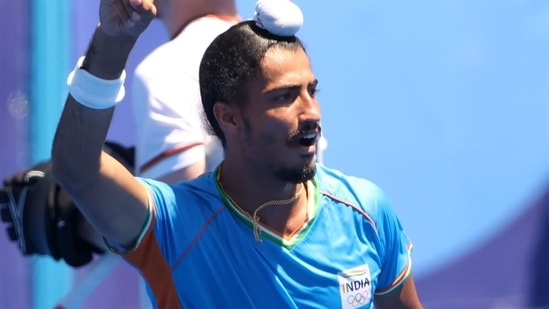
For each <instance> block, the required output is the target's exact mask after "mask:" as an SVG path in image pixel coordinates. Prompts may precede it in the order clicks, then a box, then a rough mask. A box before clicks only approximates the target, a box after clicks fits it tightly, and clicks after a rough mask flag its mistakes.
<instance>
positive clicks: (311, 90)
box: [309, 85, 320, 98]
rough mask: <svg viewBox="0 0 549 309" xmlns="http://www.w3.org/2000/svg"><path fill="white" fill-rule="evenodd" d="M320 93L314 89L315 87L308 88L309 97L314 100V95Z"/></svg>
mask: <svg viewBox="0 0 549 309" xmlns="http://www.w3.org/2000/svg"><path fill="white" fill-rule="evenodd" d="M319 91H320V89H318V88H317V87H316V85H312V86H310V87H309V95H310V96H311V97H312V98H314V97H315V96H316V94H317V93H318V92H319Z"/></svg>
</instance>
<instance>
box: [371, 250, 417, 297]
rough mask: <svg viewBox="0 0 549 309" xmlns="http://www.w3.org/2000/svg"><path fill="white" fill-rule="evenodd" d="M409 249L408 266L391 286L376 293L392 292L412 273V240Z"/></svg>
mask: <svg viewBox="0 0 549 309" xmlns="http://www.w3.org/2000/svg"><path fill="white" fill-rule="evenodd" d="M407 250H408V263H407V264H406V267H404V269H403V270H402V272H401V273H400V274H399V275H398V277H397V278H396V279H395V280H394V281H393V282H392V283H391V285H389V287H387V288H385V289H382V290H379V291H376V292H375V294H376V295H384V294H387V293H390V292H391V291H392V290H394V289H395V288H396V287H397V286H399V285H400V284H401V283H402V282H404V281H405V280H406V278H408V276H409V275H410V273H411V271H412V256H411V254H412V243H411V242H409V243H408V248H407Z"/></svg>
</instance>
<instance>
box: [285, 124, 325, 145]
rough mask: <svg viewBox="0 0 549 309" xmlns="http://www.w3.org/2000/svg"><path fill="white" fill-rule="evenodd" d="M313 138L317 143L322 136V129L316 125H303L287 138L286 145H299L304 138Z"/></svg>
mask: <svg viewBox="0 0 549 309" xmlns="http://www.w3.org/2000/svg"><path fill="white" fill-rule="evenodd" d="M311 136H314V139H315V142H317V141H318V140H319V139H320V137H321V136H322V127H321V126H320V124H318V123H310V124H305V125H303V126H302V127H300V128H299V129H298V130H297V131H294V132H292V133H291V134H290V136H288V143H290V144H292V145H295V144H300V142H301V140H303V139H304V138H310V137H311Z"/></svg>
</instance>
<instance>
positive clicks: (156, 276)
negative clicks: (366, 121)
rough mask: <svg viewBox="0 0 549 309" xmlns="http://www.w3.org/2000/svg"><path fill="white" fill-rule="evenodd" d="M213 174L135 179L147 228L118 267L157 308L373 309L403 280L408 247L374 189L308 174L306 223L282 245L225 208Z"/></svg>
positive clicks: (336, 175) (327, 173)
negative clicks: (146, 202) (146, 196)
mask: <svg viewBox="0 0 549 309" xmlns="http://www.w3.org/2000/svg"><path fill="white" fill-rule="evenodd" d="M217 172H218V171H216V172H213V173H206V174H204V175H202V176H200V177H199V178H197V179H195V180H193V181H190V182H183V183H180V184H177V185H173V186H170V185H167V184H164V183H161V182H158V181H154V180H149V179H143V182H144V183H145V184H146V185H147V186H148V188H149V190H150V192H151V196H152V197H151V199H152V202H151V220H150V224H149V225H148V226H147V227H146V230H145V233H144V236H143V238H142V239H141V240H140V241H139V244H138V246H137V248H136V249H135V250H134V251H131V252H129V253H126V254H125V255H124V257H125V258H126V259H127V260H128V261H129V262H130V263H132V264H133V265H134V266H135V267H136V268H137V269H138V270H139V271H140V272H141V274H142V275H143V276H144V278H145V280H146V282H147V284H148V286H149V291H150V293H151V299H152V300H153V302H156V303H155V304H154V305H155V306H157V307H160V308H174V307H187V308H196V307H201V308H254V307H257V308H313V307H317V308H318V307H324V308H372V307H373V297H374V295H375V294H384V293H388V292H390V291H391V290H392V289H394V288H395V287H396V286H398V285H399V284H400V283H402V282H403V281H404V280H405V279H406V277H407V276H408V275H409V273H410V268H411V259H410V252H411V244H410V242H409V240H408V238H407V236H406V235H405V233H404V232H403V229H402V227H401V224H400V223H399V220H398V219H397V217H396V215H395V213H394V212H393V210H392V208H391V206H390V205H389V203H388V201H387V199H386V197H385V195H384V194H383V192H382V191H381V190H380V189H379V188H378V187H377V186H376V185H374V184H373V183H371V182H369V181H367V180H364V179H360V178H355V177H349V176H345V175H343V174H341V173H340V172H338V171H336V170H332V169H328V168H326V167H323V166H322V165H320V164H318V165H317V173H316V175H315V177H314V179H313V180H312V182H313V184H314V188H315V193H314V199H311V201H310V205H309V218H308V220H307V222H305V223H304V224H303V226H302V227H301V228H300V229H299V230H298V231H296V233H294V234H293V235H292V236H291V238H284V237H282V236H281V235H279V234H277V233H276V232H273V231H271V230H270V229H268V228H265V227H262V228H261V229H262V231H261V232H262V233H261V235H262V240H263V241H262V242H258V241H257V240H256V239H255V238H254V233H253V229H252V223H251V221H250V219H249V218H248V217H247V216H245V215H243V214H242V213H241V212H239V211H238V210H237V209H236V208H234V206H233V205H232V204H231V203H230V202H229V201H228V200H227V199H226V197H225V196H224V194H223V192H222V189H221V188H220V187H219V186H218V183H217V181H216V173H217Z"/></svg>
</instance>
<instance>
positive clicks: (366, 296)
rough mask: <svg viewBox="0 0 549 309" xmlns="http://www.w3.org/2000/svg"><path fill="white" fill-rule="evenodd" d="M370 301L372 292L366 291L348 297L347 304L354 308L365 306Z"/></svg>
mask: <svg viewBox="0 0 549 309" xmlns="http://www.w3.org/2000/svg"><path fill="white" fill-rule="evenodd" d="M369 301H370V292H369V291H364V292H359V293H356V294H351V295H349V296H347V303H348V304H349V305H351V306H353V307H354V308H356V307H359V306H362V305H365V304H366V303H367V302H369Z"/></svg>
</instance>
